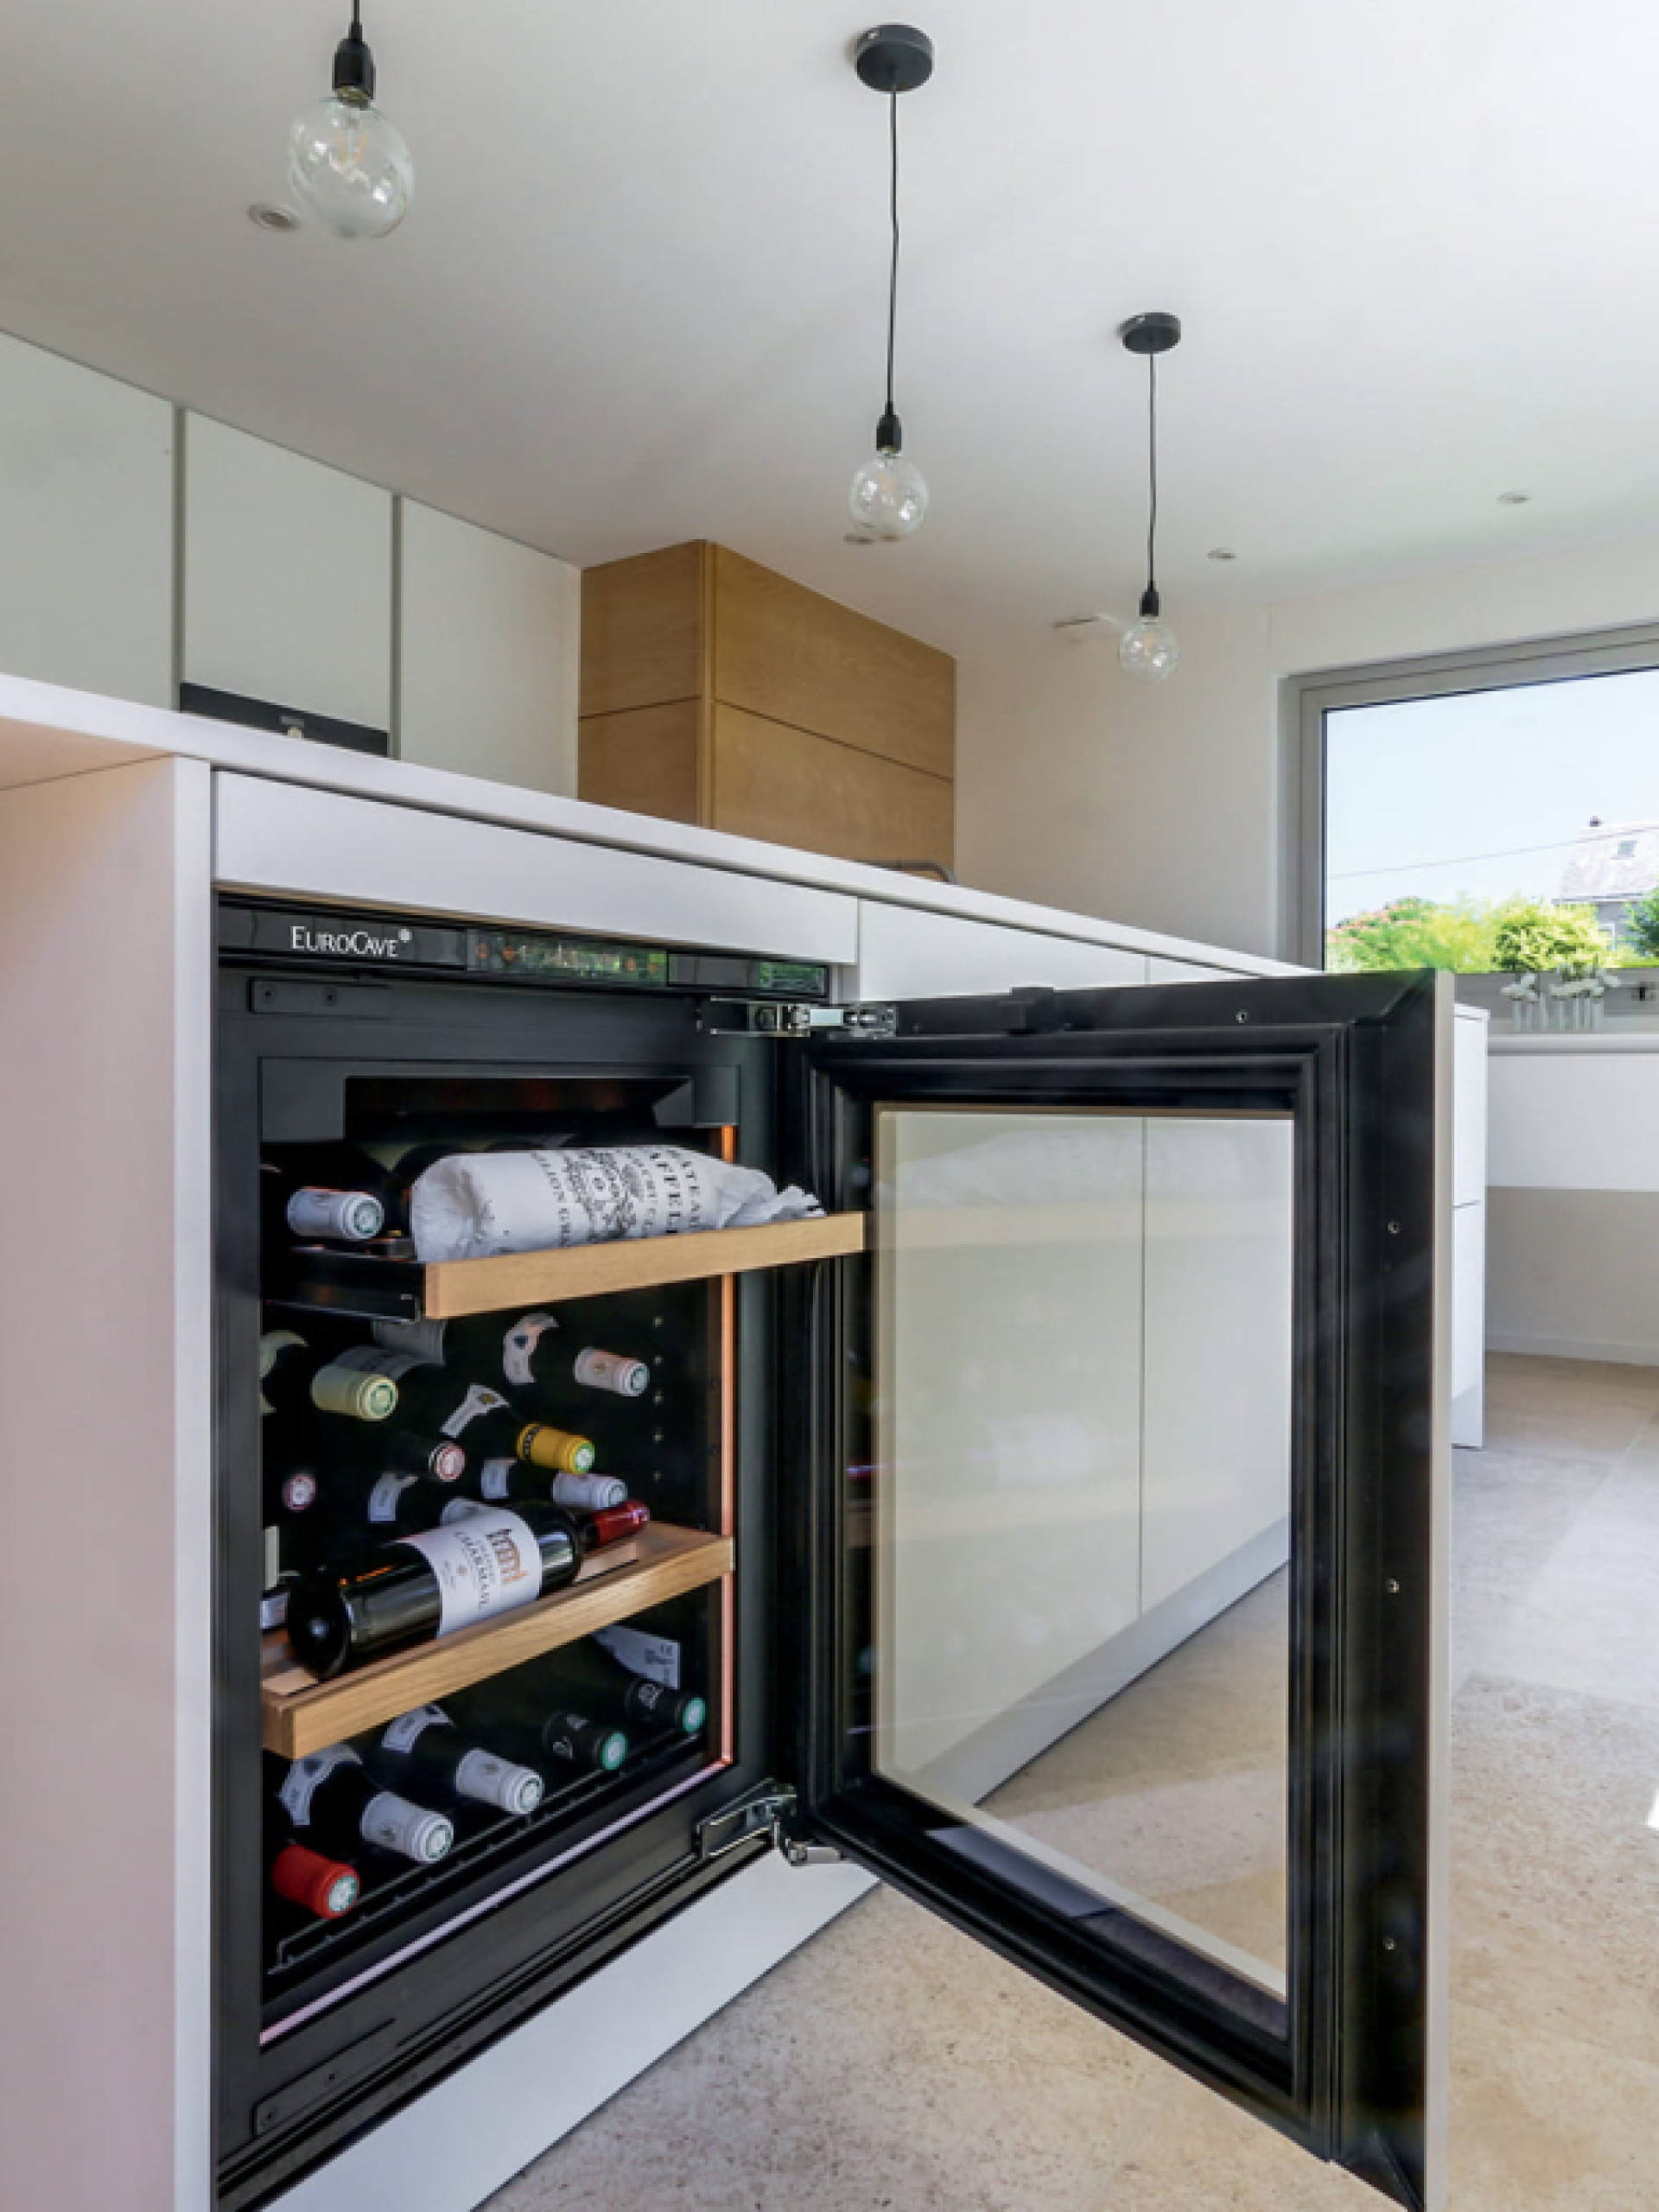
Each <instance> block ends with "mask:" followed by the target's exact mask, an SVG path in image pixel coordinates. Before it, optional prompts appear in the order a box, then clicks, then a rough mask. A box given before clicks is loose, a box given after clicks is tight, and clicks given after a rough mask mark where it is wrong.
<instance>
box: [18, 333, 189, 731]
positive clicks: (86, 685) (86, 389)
mask: <svg viewBox="0 0 1659 2212" xmlns="http://www.w3.org/2000/svg"><path fill="white" fill-rule="evenodd" d="M0 668H4V669H6V670H7V671H9V672H10V673H11V674H13V675H16V676H29V677H35V678H36V679H37V680H38V681H40V682H41V683H67V684H73V686H74V687H75V688H76V689H77V690H83V691H102V692H106V693H108V694H109V695H110V696H112V697H114V698H118V699H138V700H142V701H143V702H144V703H145V704H146V705H147V706H152V707H170V706H171V705H172V704H173V410H172V408H171V407H170V406H169V405H168V403H167V402H166V400H164V399H157V398H156V397H154V396H153V395H152V394H150V393H149V392H147V391H136V390H135V389H134V388H133V386H132V385H126V384H120V383H118V382H117V381H116V379H115V378H113V377H105V376H99V374H98V373H97V372H96V371H94V370H92V369H84V368H82V367H80V365H79V364H78V363H77V362H74V361H66V360H63V359H60V356H59V355H57V354H55V353H42V352H41V349H40V348H39V347H38V346H25V345H24V344H23V343H22V341H21V340H18V339H16V338H0Z"/></svg>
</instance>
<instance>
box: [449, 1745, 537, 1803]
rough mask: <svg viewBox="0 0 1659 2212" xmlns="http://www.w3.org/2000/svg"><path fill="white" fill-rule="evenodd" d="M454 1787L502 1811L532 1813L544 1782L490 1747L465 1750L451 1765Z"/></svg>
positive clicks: (466, 1795) (530, 1769)
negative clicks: (502, 1757) (489, 1749)
mask: <svg viewBox="0 0 1659 2212" xmlns="http://www.w3.org/2000/svg"><path fill="white" fill-rule="evenodd" d="M455 1788H456V1789H457V1790H458V1791H459V1793H460V1794H461V1796H463V1797H475V1798H476V1799H477V1800H478V1802H479V1803H480V1804H481V1805H497V1806H499V1808H500V1809H501V1810H502V1811H503V1812H504V1813H533V1812H534V1811H535V1809H536V1808H537V1806H538V1805H539V1804H540V1803H541V1802H542V1798H543V1794H544V1793H545V1790H546V1788H547V1785H546V1783H544V1782H543V1780H542V1777H541V1776H540V1775H539V1774H537V1773H536V1772H535V1770H533V1769H532V1768H531V1767H527V1766H515V1765H514V1764H513V1763H512V1760H511V1759H499V1758H497V1757H496V1756H495V1753H494V1752H493V1751H468V1752H467V1756H466V1757H465V1758H463V1759H462V1760H461V1764H459V1765H458V1766H457V1767H456V1769H455Z"/></svg>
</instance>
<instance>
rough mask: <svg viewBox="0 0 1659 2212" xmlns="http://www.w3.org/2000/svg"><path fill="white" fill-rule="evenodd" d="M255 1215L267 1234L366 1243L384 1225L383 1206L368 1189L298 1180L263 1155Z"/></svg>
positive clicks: (288, 1239) (307, 1240)
mask: <svg viewBox="0 0 1659 2212" xmlns="http://www.w3.org/2000/svg"><path fill="white" fill-rule="evenodd" d="M259 1217H260V1221H261V1223H262V1224H263V1226H264V1233H265V1236H266V1238H267V1239H268V1240H270V1239H275V1240H277V1241H279V1242H292V1241H293V1240H294V1239H296V1238H297V1239H298V1240H299V1241H300V1242H301V1243H307V1244H308V1243H315V1241H316V1240H317V1239H318V1238H323V1239H326V1240H327V1241H328V1242H329V1243H340V1244H366V1243H369V1242H370V1241H371V1240H372V1238H374V1237H376V1236H379V1235H380V1233H381V1231H382V1230H384V1229H385V1224H386V1210H385V1206H384V1205H382V1204H381V1202H380V1200H379V1198H377V1197H376V1195H375V1193H374V1192H372V1191H365V1190H355V1189H352V1188H350V1187H349V1186H346V1187H342V1186H341V1185H340V1184H338V1183H335V1182H334V1181H332V1180H330V1181H327V1182H321V1183H318V1182H312V1181H309V1180H303V1181H302V1180H299V1179H296V1175H295V1174H294V1173H293V1171H292V1170H291V1169H288V1168H283V1167H279V1166H277V1165H276V1163H275V1162H274V1161H272V1160H264V1161H262V1162H261V1164H260V1168H259Z"/></svg>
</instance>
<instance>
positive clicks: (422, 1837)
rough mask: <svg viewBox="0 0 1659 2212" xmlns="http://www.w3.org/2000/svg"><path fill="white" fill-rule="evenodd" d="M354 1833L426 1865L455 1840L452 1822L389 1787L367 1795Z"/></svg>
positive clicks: (441, 1854)
mask: <svg viewBox="0 0 1659 2212" xmlns="http://www.w3.org/2000/svg"><path fill="white" fill-rule="evenodd" d="M358 1833H359V1834H360V1835H361V1837H362V1839H363V1840H364V1842H365V1843H375V1844H378V1845H379V1847H380V1848H381V1850H382V1851H396V1852H398V1853H401V1854H402V1856H403V1857H404V1858H405V1859H418V1860H419V1861H420V1862H421V1864H422V1865H423V1866H430V1865H431V1864H432V1862H433V1860H434V1859H442V1857H443V1855H444V1853H446V1852H447V1851H448V1848H449V1847H450V1845H451V1844H452V1843H453V1842H454V1840H455V1831H454V1824H453V1822H451V1821H447V1820H445V1818H444V1816H443V1815H442V1813H429V1812H427V1811H425V1810H424V1808H423V1807H421V1806H419V1805H411V1804H410V1802H409V1800H408V1798H407V1797H399V1796H397V1795H396V1794H395V1792H393V1791H392V1790H390V1789H380V1790H377V1791H376V1792H375V1794H374V1796H372V1797H371V1798H370V1800H369V1802H368V1803H367V1804H366V1805H365V1807H364V1808H363V1817H362V1819H361V1820H360V1821H359V1822H358Z"/></svg>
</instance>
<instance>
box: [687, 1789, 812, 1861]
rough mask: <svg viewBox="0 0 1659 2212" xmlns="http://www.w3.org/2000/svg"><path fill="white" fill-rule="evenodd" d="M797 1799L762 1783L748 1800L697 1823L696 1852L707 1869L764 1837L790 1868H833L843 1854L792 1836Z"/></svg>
mask: <svg viewBox="0 0 1659 2212" xmlns="http://www.w3.org/2000/svg"><path fill="white" fill-rule="evenodd" d="M797 1808H798V1799H797V1797H796V1795H795V1792H794V1791H793V1790H792V1789H786V1788H785V1786H784V1785H783V1784H782V1783H774V1782H767V1783H762V1784H761V1786H760V1789H757V1790H755V1791H754V1792H753V1795H752V1796H747V1797H741V1798H740V1799H739V1800H738V1802H737V1803H736V1804H735V1805H728V1806H727V1808H726V1809H725V1810H724V1812H721V1813H711V1814H710V1815H709V1817H708V1819H707V1820H704V1821H698V1822H697V1853H698V1856H699V1857H700V1858H701V1859H702V1863H703V1865H704V1866H712V1865H713V1864H714V1862H715V1860H716V1859H724V1858H726V1857H728V1855H729V1854H730V1853H732V1852H734V1851H736V1850H739V1849H741V1847H742V1846H743V1845H744V1844H746V1843H753V1841H754V1840H755V1839H756V1837H758V1836H764V1837H765V1838H766V1840H767V1842H769V1843H770V1844H771V1845H772V1849H773V1850H774V1851H779V1852H781V1853H783V1856H784V1858H785V1860H786V1861H787V1862H788V1864H789V1865H790V1866H833V1865H835V1864H836V1861H837V1860H838V1859H840V1857H841V1853H839V1852H838V1851H837V1850H836V1848H835V1847H834V1846H833V1845H831V1844H827V1843H808V1842H807V1841H806V1840H805V1839H804V1837H801V1836H798V1835H793V1834H791V1833H790V1825H789V1824H790V1821H791V1819H792V1818H793V1816H794V1814H795V1812H796V1810H797Z"/></svg>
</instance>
